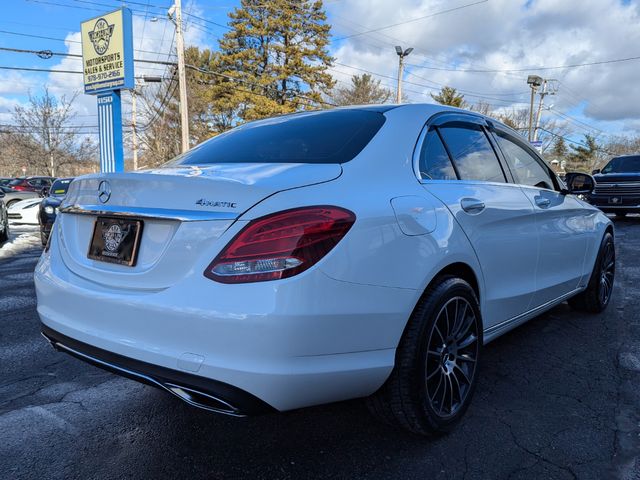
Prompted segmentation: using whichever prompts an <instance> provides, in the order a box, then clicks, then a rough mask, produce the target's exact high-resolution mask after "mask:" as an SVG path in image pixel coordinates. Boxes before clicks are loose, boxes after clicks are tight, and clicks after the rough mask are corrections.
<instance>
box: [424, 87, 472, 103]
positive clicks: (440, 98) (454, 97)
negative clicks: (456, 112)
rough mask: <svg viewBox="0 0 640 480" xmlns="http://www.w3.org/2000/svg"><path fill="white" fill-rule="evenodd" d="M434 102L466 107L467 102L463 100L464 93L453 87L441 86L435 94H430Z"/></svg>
mask: <svg viewBox="0 0 640 480" xmlns="http://www.w3.org/2000/svg"><path fill="white" fill-rule="evenodd" d="M430 95H431V98H433V99H434V100H435V101H436V102H438V103H439V104H441V105H450V106H452V107H458V108H466V107H467V102H466V101H465V100H464V95H462V94H460V93H458V91H457V90H456V89H455V88H453V87H442V88H441V89H440V92H439V93H438V94H437V95H434V94H433V93H431V94H430Z"/></svg>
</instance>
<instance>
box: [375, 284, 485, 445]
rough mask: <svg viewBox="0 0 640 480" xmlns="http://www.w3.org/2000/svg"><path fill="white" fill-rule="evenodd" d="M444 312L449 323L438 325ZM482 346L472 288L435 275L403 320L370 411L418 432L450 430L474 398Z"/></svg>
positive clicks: (479, 323)
mask: <svg viewBox="0 0 640 480" xmlns="http://www.w3.org/2000/svg"><path fill="white" fill-rule="evenodd" d="M454 308H456V309H459V310H454ZM453 312H455V313H453ZM445 313H446V314H450V313H452V314H453V316H454V319H455V320H454V322H453V325H452V326H451V324H450V322H448V319H447V323H446V324H445V323H443V321H444V320H445V319H446V318H445V317H444V316H443V315H444V314H445ZM441 314H442V315H441ZM471 314H472V315H471ZM449 318H450V317H449ZM445 328H446V329H447V330H448V331H447V332H446V333H444V332H440V329H442V330H444V329H445ZM457 334H460V335H457ZM481 349H482V321H481V317H480V308H479V307H478V299H477V297H476V294H475V292H474V291H473V289H472V288H471V286H470V285H469V284H468V283H467V282H465V281H464V280H462V279H460V278H454V277H451V276H446V277H442V278H439V279H437V280H436V282H434V285H433V286H432V287H430V288H429V290H428V291H427V292H425V294H424V295H423V297H422V299H421V300H420V302H419V303H418V305H417V306H416V308H415V310H414V312H413V314H412V315H411V318H410V319H409V322H408V323H407V327H406V328H405V331H404V334H403V336H402V339H401V340H400V345H399V346H398V349H397V351H396V361H395V367H394V369H393V371H392V372H391V375H390V376H389V378H388V379H387V381H386V382H385V384H384V385H383V386H382V387H381V388H380V390H378V391H377V392H376V393H374V394H373V395H372V396H371V397H369V398H368V399H367V406H368V407H369V410H370V411H371V413H373V414H374V415H375V416H376V417H378V418H379V419H381V420H382V421H384V422H385V423H388V424H391V425H395V426H398V427H401V428H403V429H405V430H409V431H410V432H413V433H417V434H420V435H431V434H437V433H444V432H447V431H449V430H450V429H451V428H452V427H453V426H454V425H455V424H456V423H457V422H458V421H459V420H460V418H462V416H463V415H464V413H465V411H466V410H467V408H468V406H469V403H470V402H471V398H472V397H473V392H474V390H475V387H476V383H477V380H476V378H477V374H478V366H479V361H480V352H481ZM454 377H455V378H454ZM439 382H443V383H439ZM454 382H455V383H454ZM436 383H437V386H435V385H436ZM441 385H442V388H440V387H441ZM447 385H449V387H447ZM454 385H457V387H454ZM441 391H442V393H441ZM456 393H457V399H456V398H455V397H456ZM445 397H448V398H445ZM456 401H457V403H456ZM448 407H449V408H448ZM447 410H449V411H447Z"/></svg>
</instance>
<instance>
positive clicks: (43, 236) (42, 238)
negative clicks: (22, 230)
mask: <svg viewBox="0 0 640 480" xmlns="http://www.w3.org/2000/svg"><path fill="white" fill-rule="evenodd" d="M40 241H41V242H42V246H43V247H46V246H47V242H48V241H49V234H48V233H44V231H43V230H42V229H41V230H40Z"/></svg>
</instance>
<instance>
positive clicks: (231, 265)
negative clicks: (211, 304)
mask: <svg viewBox="0 0 640 480" xmlns="http://www.w3.org/2000/svg"><path fill="white" fill-rule="evenodd" d="M355 220H356V217H355V215H354V214H353V213H352V212H350V211H349V210H345V209H344V208H339V207H331V206H317V207H303V208H295V209H292V210H285V211H283V212H278V213H274V214H271V215H267V216H266V217H262V218H258V219H256V220H253V221H251V222H249V224H248V225H247V226H246V227H244V228H243V229H242V230H241V231H240V232H239V233H238V234H237V235H236V236H235V237H234V239H233V240H231V242H230V243H229V245H227V246H226V247H225V248H224V250H222V252H220V254H219V255H218V256H217V257H216V258H215V259H214V260H213V262H211V264H210V265H209V266H208V267H207V269H206V270H205V272H204V275H205V276H206V277H207V278H210V279H212V280H215V281H217V282H222V283H248V282H262V281H265V280H278V279H281V278H287V277H291V276H293V275H297V274H298V273H300V272H303V271H305V270H306V269H308V268H309V267H311V266H312V265H314V264H315V263H317V262H318V261H319V260H320V259H321V258H322V257H324V256H325V255H326V254H327V253H329V251H331V249H332V248H333V247H335V246H336V244H337V243H338V242H339V241H340V240H341V239H342V237H344V236H345V234H346V233H347V232H348V231H349V229H350V228H351V226H352V225H353V223H354V222H355Z"/></svg>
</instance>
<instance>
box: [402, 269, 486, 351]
mask: <svg viewBox="0 0 640 480" xmlns="http://www.w3.org/2000/svg"><path fill="white" fill-rule="evenodd" d="M449 277H453V278H459V279H461V280H464V281H465V282H467V283H468V284H469V286H470V287H471V288H472V289H473V291H474V293H475V294H476V299H477V300H478V306H479V307H480V306H481V305H482V303H481V295H480V284H479V282H478V277H477V276H476V273H475V272H474V270H473V268H471V267H470V266H469V264H467V263H464V262H455V263H451V264H449V265H447V266H446V267H443V268H441V269H440V270H439V271H438V272H437V273H436V274H435V275H433V277H432V278H431V280H430V281H429V283H428V284H427V285H426V286H425V288H424V290H423V291H422V293H421V294H420V297H419V298H418V299H417V301H416V305H414V307H413V310H412V314H413V311H415V309H416V308H417V307H418V305H420V301H421V300H422V298H423V297H424V296H425V295H426V294H427V293H428V292H429V291H431V290H432V289H433V288H434V287H435V286H437V285H438V284H439V283H441V282H442V281H443V280H444V279H445V278H449ZM408 322H409V319H408V318H407V324H406V325H405V326H404V329H403V331H402V336H404V334H405V331H406V329H407V325H408ZM480 324H481V325H482V324H483V321H482V317H480ZM402 336H401V337H400V338H402ZM398 341H400V340H398Z"/></svg>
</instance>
